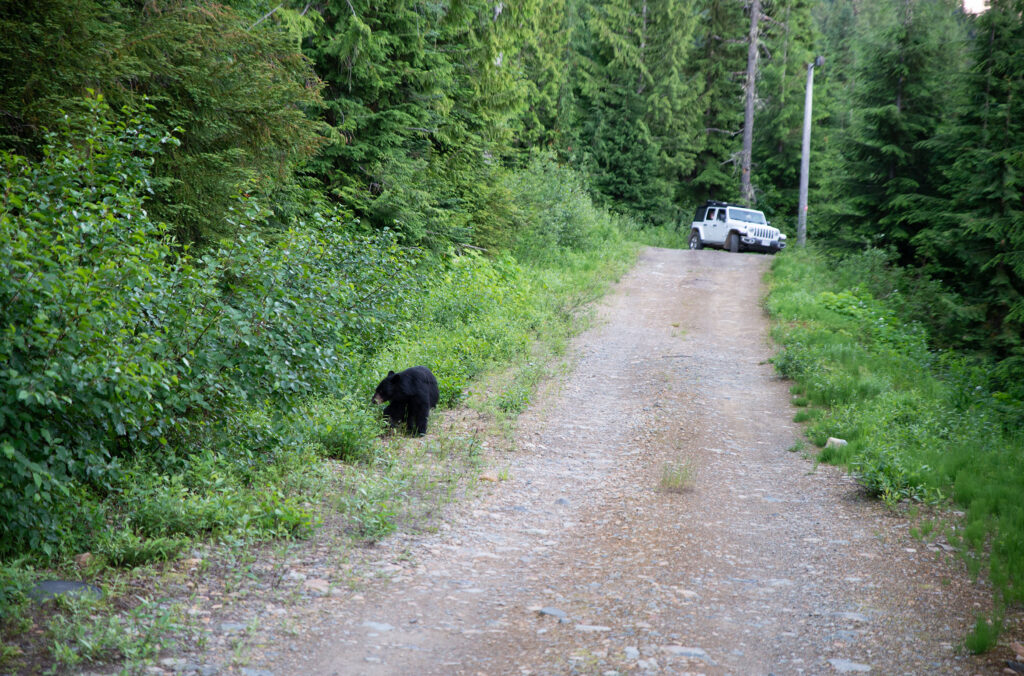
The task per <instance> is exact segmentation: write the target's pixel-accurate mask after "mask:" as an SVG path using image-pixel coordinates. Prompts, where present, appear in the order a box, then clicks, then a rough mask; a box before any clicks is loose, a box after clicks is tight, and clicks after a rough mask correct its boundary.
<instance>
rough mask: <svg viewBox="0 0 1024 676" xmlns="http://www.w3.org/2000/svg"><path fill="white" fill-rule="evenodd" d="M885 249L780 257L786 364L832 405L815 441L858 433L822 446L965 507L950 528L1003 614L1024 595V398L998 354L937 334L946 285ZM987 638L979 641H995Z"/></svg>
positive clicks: (877, 484)
mask: <svg viewBox="0 0 1024 676" xmlns="http://www.w3.org/2000/svg"><path fill="white" fill-rule="evenodd" d="M882 258H883V255H882V254H880V253H878V252H867V253H863V254H860V255H857V256H851V257H848V258H846V259H844V260H842V261H839V262H837V261H834V260H828V259H827V258H826V256H825V254H823V253H822V252H820V251H817V250H815V249H813V248H808V249H806V250H802V251H801V250H794V251H787V252H785V253H784V254H783V255H780V256H778V257H777V258H776V259H775V261H774V264H773V267H772V271H771V274H770V277H769V284H770V292H769V295H768V298H767V301H766V307H767V309H768V311H769V313H770V314H771V315H772V317H773V320H774V321H773V328H772V331H773V336H774V338H775V339H776V341H777V342H778V343H779V344H780V345H782V351H781V352H780V353H779V354H778V355H777V356H776V357H775V358H774V362H775V365H776V367H777V369H778V370H779V371H780V372H781V373H782V374H783V375H784V376H786V377H788V378H790V379H792V380H795V381H796V382H797V385H796V386H795V389H796V392H797V393H798V394H799V395H800V397H801V398H803V399H805V400H807V402H808V403H809V404H810V405H811V406H812V407H815V409H816V410H817V412H818V413H817V414H816V415H802V416H801V418H802V419H809V420H811V422H810V423H809V425H808V427H807V428H806V432H807V435H808V437H809V438H810V440H811V441H812V442H814V443H815V444H817V445H818V446H823V445H824V442H825V440H826V438H827V437H830V436H833V437H840V438H843V439H846V440H847V441H848V442H849V444H848V445H846V446H843V447H840V448H831V447H830V448H826V449H824V450H822V451H821V453H820V454H819V455H818V458H819V459H820V460H821V461H824V462H829V463H834V464H838V465H843V466H845V467H847V468H848V469H849V470H850V471H851V472H852V473H854V474H855V475H856V476H857V477H858V479H859V481H860V482H861V484H863V486H864V487H865V488H866V489H867V490H868V491H869V492H870V493H871V494H873V495H876V496H878V497H879V498H881V499H882V500H884V501H885V502H886V503H887V504H889V505H893V506H895V505H897V504H900V503H902V502H905V501H925V502H931V503H938V504H947V505H948V504H953V505H956V506H957V507H958V508H959V509H961V510H962V511H963V512H964V513H965V517H964V518H963V520H962V522H961V523H957V524H955V525H953V526H952V527H951V528H950V531H949V535H950V539H951V541H952V542H953V544H954V545H957V546H959V547H960V549H961V551H962V552H963V554H964V557H965V560H966V561H967V564H968V566H969V568H970V570H971V571H972V573H974V574H980V573H982V572H983V571H984V573H986V574H987V578H988V580H989V581H990V582H991V584H992V586H993V590H994V593H995V596H996V599H995V600H996V611H995V613H996V618H995V619H996V620H998V615H999V614H1000V612H1001V610H1000V609H1002V608H1005V606H1006V605H1007V604H1010V603H1014V602H1020V601H1022V600H1024V500H1022V499H1021V496H1022V495H1024V435H1022V433H1021V431H1020V430H1021V427H1020V422H1021V420H1022V412H1024V402H1021V401H1020V400H1017V399H1015V398H1014V397H1013V396H1012V395H1010V394H1008V393H1005V392H1001V391H998V390H996V389H994V387H995V386H996V385H995V382H996V381H993V380H991V379H990V371H989V370H988V369H987V368H986V363H985V362H984V361H982V360H980V359H978V358H972V357H968V356H965V355H959V354H955V353H950V352H943V351H941V350H940V349H937V348H936V347H935V346H932V345H930V344H929V335H928V333H927V332H926V330H925V329H924V328H923V326H922V324H920V323H919V322H917V321H915V320H914V318H913V317H914V314H915V313H916V312H919V311H920V309H921V308H922V307H923V305H924V303H925V301H926V300H927V294H934V293H935V288H934V287H922V286H921V285H919V284H918V285H917V286H916V292H914V291H912V292H910V294H909V297H908V292H907V291H906V290H905V289H908V288H914V285H913V284H910V283H904V282H905V280H901V279H900V275H901V273H900V272H899V271H898V270H895V269H893V268H890V267H888V266H886V265H884V264H880V261H881V260H882ZM883 263H884V261H883ZM869 284H870V285H871V286H869ZM979 626H984V627H985V628H986V631H992V627H997V626H999V622H998V621H995V622H992V623H984V622H981V623H979ZM977 639H979V637H977V636H973V635H972V637H971V638H970V639H969V640H968V644H969V645H971V646H980V645H987V644H989V642H988V641H981V640H977Z"/></svg>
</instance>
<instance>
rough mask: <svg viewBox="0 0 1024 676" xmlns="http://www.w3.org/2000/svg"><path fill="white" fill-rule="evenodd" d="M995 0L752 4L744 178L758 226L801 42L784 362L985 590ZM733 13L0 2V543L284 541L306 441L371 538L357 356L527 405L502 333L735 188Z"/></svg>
mask: <svg viewBox="0 0 1024 676" xmlns="http://www.w3.org/2000/svg"><path fill="white" fill-rule="evenodd" d="M991 5H992V7H991V9H990V10H989V11H987V12H985V13H983V14H981V15H978V16H972V15H967V14H965V13H964V12H963V11H962V10H961V9H960V7H959V3H958V2H956V0H864V1H863V2H858V3H849V2H844V1H842V0H818V1H813V0H764V1H763V2H762V11H763V12H764V16H763V17H762V18H761V21H760V26H761V35H760V38H759V45H758V50H759V54H760V58H759V64H760V65H759V70H758V73H757V78H756V91H757V107H756V108H757V115H756V117H755V128H754V130H753V131H754V151H753V170H752V179H753V187H754V191H755V201H756V203H757V204H756V206H758V207H759V208H762V209H763V210H764V211H765V212H766V213H768V214H769V216H770V217H771V218H772V219H773V221H774V223H775V225H778V226H781V227H782V228H783V229H784V230H790V224H791V223H792V222H793V221H795V216H796V191H797V181H798V173H797V172H798V167H799V155H800V131H801V125H802V120H803V105H804V100H803V93H804V87H805V78H806V74H807V65H808V63H809V62H810V61H811V60H812V59H813V57H814V56H816V55H817V54H823V55H825V57H826V62H825V65H824V66H823V67H821V68H819V69H817V89H816V96H815V116H814V130H815V131H814V141H813V149H814V153H813V155H812V172H811V191H812V192H811V205H812V207H811V210H810V222H809V234H810V238H811V240H812V241H816V242H817V243H820V244H821V245H822V246H823V248H826V247H827V248H828V249H829V250H830V251H831V252H833V253H830V254H829V256H835V258H834V259H832V258H830V264H831V265H832V268H833V271H832V273H831V274H825V273H824V272H823V271H822V269H821V267H820V265H819V263H820V262H819V260H818V258H817V254H813V255H809V256H807V257H801V256H797V255H791V256H789V257H783V258H780V263H779V269H778V272H777V274H778V277H777V279H778V280H781V281H779V282H778V283H779V288H778V289H776V291H775V295H774V296H773V300H772V301H771V304H772V308H773V312H775V313H776V314H777V315H778V316H779V318H780V319H781V320H783V322H784V323H783V325H782V326H783V327H784V328H782V329H780V330H779V331H780V333H779V336H780V339H781V340H783V341H785V342H786V344H787V348H786V351H785V352H784V353H783V355H782V356H781V357H780V358H779V361H778V364H779V367H780V368H781V369H782V370H783V371H784V372H785V373H786V374H787V375H790V376H791V377H794V378H795V379H797V380H798V381H799V382H800V383H801V385H800V387H801V388H802V390H801V392H802V395H801V396H802V397H803V398H804V399H806V400H807V401H808V402H810V403H812V404H813V405H814V407H813V408H812V409H811V410H810V411H808V412H804V414H803V415H805V416H806V417H807V419H810V420H812V425H811V427H810V432H811V434H812V436H813V437H814V438H815V439H817V440H820V437H821V435H822V434H825V433H826V432H828V433H841V434H845V435H847V436H848V437H849V438H850V439H851V440H852V441H853V443H851V445H850V446H849V447H848V448H847V449H846V450H845V451H841V452H839V451H835V452H833V451H830V452H829V453H828V454H826V455H825V456H824V457H825V459H829V460H835V461H839V462H847V463H850V464H851V466H853V467H854V468H855V469H856V471H857V472H858V474H859V475H860V476H861V477H862V480H863V481H864V483H865V485H866V486H868V487H869V488H870V489H871V490H872V491H873V492H875V493H877V494H878V495H880V496H882V497H883V498H885V499H887V500H889V501H898V500H900V499H903V498H909V499H921V500H932V499H939V498H940V497H944V496H948V497H952V498H953V499H955V500H957V501H958V502H960V503H961V504H963V505H964V506H965V508H966V509H967V510H968V521H969V524H968V527H967V531H966V532H965V533H964V536H963V537H964V541H965V542H967V543H969V544H970V546H971V547H972V548H974V550H975V551H979V552H980V551H982V550H983V549H984V547H985V546H986V543H987V544H988V545H990V546H991V548H992V559H991V566H990V575H991V577H992V579H993V580H994V581H995V582H996V583H997V585H1000V587H999V588H1000V589H1002V590H1003V592H1004V594H1005V596H1006V600H1008V601H1010V600H1015V599H1017V596H1015V594H1017V592H1015V591H1013V589H1014V588H1015V587H1014V585H1015V584H1016V587H1019V586H1020V580H1021V577H1020V570H1019V569H1018V568H1017V567H1015V566H1017V565H1018V564H1016V563H1014V562H1015V561H1019V560H1024V557H1022V556H1021V555H1020V554H1021V552H1019V551H1018V550H1019V547H1018V546H1017V545H1015V544H1014V540H1013V538H1014V537H1017V538H1018V539H1019V537H1020V536H1019V533H1020V532H1021V530H1020V527H1019V525H1020V524H1019V519H1020V516H1019V515H1017V513H1016V511H1015V510H1014V508H1012V506H1010V504H1009V503H1010V500H1011V499H1012V495H1013V492H1014V491H1017V492H1019V488H1020V486H1019V483H1020V482H1019V481H1018V479H1016V478H1013V477H1019V475H1020V472H1019V471H1018V470H1019V466H1020V458H1021V457H1022V456H1021V453H1020V448H1019V438H1018V437H1017V436H1015V433H1014V430H1016V429H1019V426H1020V423H1021V414H1020V411H1021V406H1022V404H1021V402H1022V401H1024V377H1022V374H1024V335H1022V333H1024V253H1022V252H1024V234H1022V233H1024V197H1022V185H1021V181H1022V180H1024V179H1022V176H1024V167H1022V166H1021V165H1022V157H1024V153H1022V150H1021V149H1022V148H1024V128H1022V124H1024V122H1022V120H1024V109H1022V106H1024V91H1022V88H1024V65H1022V64H1024V58H1021V56H1022V53H1024V19H1022V15H1024V1H1022V0H992V2H991ZM749 11H750V6H749V5H746V4H745V3H742V2H738V1H736V0H678V1H675V0H595V1H594V2H582V1H581V0H555V1H551V2H548V1H544V0H524V1H523V2H518V3H513V4H511V5H509V4H508V3H502V2H498V3H490V2H484V1H483V0H459V1H457V2H452V3H440V4H439V3H435V2H428V1H427V0H394V1H389V2H369V1H368V0H323V1H321V2H317V3H309V2H306V1H305V0H284V1H283V2H282V1H279V0H220V1H216V0H162V1H159V2H141V3H140V2H135V1H134V0H112V1H109V2H107V1H102V2H101V1H100V0H40V1H38V2H33V3H25V2H20V1H17V0H0V35H2V37H3V39H2V40H0V162H2V164H3V175H2V176H0V180H2V184H0V187H2V193H0V268H2V269H0V272H2V276H0V332H2V340H0V373H2V374H3V378H2V379H0V514H2V515H3V516H2V521H0V536H2V540H0V557H2V558H3V560H4V561H13V560H14V557H18V556H26V557H29V559H28V560H32V561H35V562H37V563H38V562H45V563H48V564H49V563H53V564H56V565H59V564H60V563H61V562H66V561H67V557H68V556H69V555H71V554H74V553H78V552H82V551H85V550H90V551H92V552H94V553H96V554H99V555H101V557H102V560H104V561H106V562H107V563H110V564H114V565H120V566H133V565H138V564H143V563H145V562H147V561H152V560H161V559H165V558H171V557H173V556H175V555H176V553H177V552H178V551H179V550H181V548H182V547H184V546H185V545H186V544H187V543H188V542H189V541H190V539H191V538H202V537H208V536H212V537H215V538H226V539H230V538H237V539H242V540H244V539H248V538H260V537H278V536H286V537H303V536H306V535H308V534H310V533H311V532H312V529H313V528H314V527H315V523H314V521H315V516H314V514H315V512H316V510H315V509H314V508H313V507H312V504H311V502H310V501H309V500H307V499H305V498H304V497H303V496H306V497H310V496H315V495H316V493H317V487H318V486H319V485H321V483H322V482H323V481H324V480H325V479H324V476H325V472H326V469H325V468H326V467H327V466H328V464H327V459H332V460H337V461H340V462H342V463H343V464H344V465H345V466H346V467H348V468H350V469H351V470H352V471H351V472H350V473H348V474H345V478H344V480H343V483H344V487H345V490H344V491H343V492H344V497H343V498H341V500H340V503H339V505H338V507H339V508H340V509H342V510H343V511H346V512H347V513H349V514H350V515H351V518H352V521H353V523H354V524H355V525H354V526H353V528H354V530H355V531H356V532H358V533H360V534H362V535H363V536H368V537H373V536H376V535H379V534H383V533H386V532H388V530H389V529H391V528H393V527H394V524H395V521H396V518H398V516H397V515H400V514H402V513H403V507H402V505H401V504H399V503H400V502H401V500H400V499H399V497H396V496H399V494H400V493H401V490H400V489H398V488H394V486H397V485H404V484H403V483H402V482H403V481H405V478H403V479H401V480H397V479H395V481H392V479H394V471H395V470H393V466H392V463H391V461H390V460H387V459H386V458H382V456H381V443H380V441H379V439H378V437H379V435H380V434H381V433H382V428H383V421H382V420H381V416H380V413H379V411H378V410H377V409H375V408H373V407H371V406H370V405H369V403H368V401H367V399H368V397H367V393H368V392H369V391H371V390H372V388H373V386H374V385H375V383H376V381H377V380H378V379H379V377H380V375H381V374H382V373H385V372H386V371H387V370H388V369H390V368H394V367H399V366H402V365H411V364H413V363H425V364H429V365H430V366H431V368H433V369H434V371H435V373H437V375H438V376H439V379H440V380H441V382H442V390H443V391H442V396H443V404H444V406H452V405H454V404H456V403H458V402H459V401H462V400H463V399H464V398H465V397H467V396H469V395H468V393H470V392H472V390H473V386H474V383H475V382H476V380H475V379H477V378H479V377H480V376H481V375H482V374H485V373H487V372H488V371H489V370H490V369H493V368H495V367H496V366H497V365H501V364H505V365H508V364H512V366H511V367H510V373H511V375H509V376H508V377H509V379H510V382H508V383H507V384H506V385H507V387H506V388H505V389H504V390H503V391H501V392H499V393H498V394H497V395H496V399H495V402H492V404H488V405H491V406H493V407H494V408H495V410H497V411H500V412H502V414H504V413H515V412H517V411H521V410H522V408H523V407H524V406H525V402H526V401H528V398H529V392H530V389H531V388H532V387H533V385H534V384H535V383H536V382H537V380H538V378H539V371H538V368H537V367H536V365H531V364H530V363H529V362H528V360H527V358H526V355H527V354H529V350H530V349H532V348H531V347H530V344H531V341H533V340H535V339H537V338H538V337H541V338H544V339H546V340H549V341H552V342H553V343H557V342H558V341H559V340H561V339H562V338H563V337H564V335H565V334H566V333H568V332H569V331H571V325H572V319H573V317H574V316H575V315H574V312H575V309H576V308H577V307H578V306H579V305H580V304H582V303H584V302H585V301H586V300H588V299H590V298H592V297H593V294H594V293H595V292H596V291H595V289H599V288H600V280H601V279H602V276H607V275H610V274H614V272H615V271H618V270H619V269H621V266H622V265H623V262H624V261H627V260H628V259H629V256H630V254H631V251H632V246H631V245H630V244H629V243H628V240H631V239H640V240H643V241H645V242H648V243H657V244H661V245H668V246H679V245H682V244H683V243H684V242H685V239H686V235H687V233H686V225H687V224H688V221H689V218H690V215H691V214H692V212H693V207H694V206H695V204H696V203H697V202H700V201H703V200H704V199H707V198H715V199H735V198H737V197H738V195H739V185H738V184H739V181H738V166H737V164H738V163H737V161H736V160H737V158H738V155H739V150H740V137H741V134H742V132H743V129H742V126H743V114H742V109H743V86H742V82H743V78H744V72H745V68H746V60H747V45H746V40H747V38H746V36H747V29H748V26H749V25H750V16H749V14H748V13H749ZM637 224H641V225H642V229H638V228H639V226H637ZM790 234H792V233H790ZM791 240H792V237H791ZM835 252H839V253H835ZM791 277H792V278H794V279H795V278H806V279H805V280H804V281H810V282H811V283H813V285H814V286H813V288H814V289H815V291H814V292H813V293H808V292H806V291H801V290H799V289H797V288H795V287H793V288H791V286H790V283H789V282H788V281H784V280H787V279H789V278H791ZM911 374H914V375H913V377H911ZM917 374H920V375H917ZM822 411H824V413H823V412H822ZM445 443H449V442H445ZM450 443H451V444H452V445H453V447H457V448H459V449H461V450H459V452H460V453H463V454H464V455H465V456H466V457H471V456H474V454H475V451H473V450H472V449H473V448H474V447H473V445H472V443H468V442H467V443H466V444H462V443H461V442H459V443H456V442H455V441H450ZM353 468H359V470H358V471H364V470H365V472H366V473H367V474H368V475H373V477H374V478H373V480H369V479H368V480H366V481H362V480H357V479H355V478H353V477H354V476H356V474H357V473H358V472H357V470H356V469H353ZM1004 476H1005V477H1011V478H1012V480H1009V481H1007V482H1006V484H1005V486H1004V485H998V486H997V485H994V484H995V483H997V482H995V481H993V480H991V478H992V477H1004ZM985 477H989V479H986V478H985ZM442 483H443V482H442ZM1014 557H1016V558H1014ZM19 565H20V564H11V567H10V568H8V567H4V568H0V610H3V609H4V608H7V607H15V606H17V604H18V603H19V601H18V599H17V598H16V597H17V592H16V590H17V589H18V588H20V585H22V582H23V580H22V578H23V577H24V575H22V574H21V572H19V571H20V570H21V569H20V568H19ZM12 571H13V572H12ZM29 577H31V576H29ZM8 579H10V580H14V582H12V583H11V584H8V583H7V580H8ZM19 580H22V582H19ZM12 589H13V590H15V591H11V590H12ZM115 633H116V632H115ZM2 658H3V656H2V655H0V660H2Z"/></svg>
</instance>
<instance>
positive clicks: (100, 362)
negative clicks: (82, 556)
mask: <svg viewBox="0 0 1024 676" xmlns="http://www.w3.org/2000/svg"><path fill="white" fill-rule="evenodd" d="M83 105H84V106H85V107H86V108H87V109H88V111H89V116H88V117H87V119H84V120H83V119H72V118H70V117H69V118H68V120H67V122H66V126H65V128H62V129H61V130H58V131H57V132H54V133H51V134H50V135H49V136H48V137H47V138H48V145H47V146H46V148H45V152H44V158H43V160H42V161H41V162H35V163H33V162H29V161H28V160H26V159H25V158H23V157H19V156H17V155H13V154H11V153H7V152H4V153H2V155H0V161H2V163H3V166H4V169H5V172H4V176H3V179H2V180H3V193H2V202H0V254H2V256H0V258H2V260H0V266H2V274H0V308H3V310H2V312H3V315H2V323H0V331H2V332H3V333H2V336H3V337H2V341H0V362H2V363H3V364H4V365H5V366H4V376H5V377H4V378H3V379H2V381H0V383H2V384H0V401H2V410H3V415H4V424H3V427H2V431H0V470H2V472H0V512H2V513H3V514H4V515H5V519H4V520H3V522H0V535H2V539H0V542H2V545H0V555H3V554H10V553H15V552H19V551H34V552H39V553H42V554H45V555H48V556H52V555H55V554H57V553H58V549H59V548H61V547H64V548H66V549H67V548H75V547H77V546H78V545H80V544H81V543H82V542H83V541H85V540H86V539H87V538H88V537H89V534H88V532H86V531H84V530H83V525H82V518H81V517H82V514H81V509H80V502H81V498H82V491H86V492H88V491H93V492H96V493H97V494H111V493H115V492H116V488H117V487H118V486H119V485H120V482H121V480H122V470H123V467H124V464H125V461H126V459H134V458H139V457H146V456H155V457H159V456H163V455H175V454H177V455H178V456H187V455H188V454H189V453H190V451H189V450H188V449H191V448H195V447H196V446H197V445H199V446H202V445H209V446H211V447H214V448H217V449H220V450H222V451H223V452H234V451H235V450H238V448H239V447H241V450H242V451H243V453H242V455H243V456H245V457H247V458H248V460H247V462H250V464H260V463H265V462H267V458H254V457H253V454H257V453H261V452H263V453H267V452H276V451H274V449H279V448H281V447H282V445H283V444H284V445H287V443H288V440H287V439H286V438H285V436H287V432H286V429H287V425H284V424H281V422H282V420H283V418H282V416H285V415H286V414H287V412H288V411H289V410H290V409H291V408H293V407H294V406H295V405H296V403H297V402H299V401H301V400H302V399H304V398H306V397H308V396H309V395H310V394H312V393H316V392H326V391H328V390H330V389H332V388H336V387H337V386H338V383H339V382H340V377H341V374H342V373H343V372H344V371H345V370H346V367H347V366H349V365H350V364H352V363H353V362H356V361H358V360H359V359H361V358H362V356H363V355H369V354H372V353H374V352H375V351H376V350H379V349H380V348H381V346H383V345H384V344H385V343H387V342H388V341H389V340H391V339H392V338H393V337H394V336H396V335H398V334H399V333H400V332H401V331H402V329H403V327H404V326H405V323H406V322H407V321H408V319H407V318H408V317H409V310H408V306H407V303H408V299H409V297H411V296H412V294H411V293H409V292H408V290H409V289H410V288H412V287H414V286H415V285H416V277H415V271H414V265H413V264H414V257H413V254H412V253H411V252H409V251H407V250H405V249H403V248H401V247H399V246H398V244H397V243H396V242H395V239H394V237H393V236H392V235H391V234H390V233H388V232H386V231H385V232H381V233H378V234H376V235H372V236H360V235H354V234H352V233H350V232H348V228H347V226H346V224H345V223H343V222H342V221H341V220H339V218H337V217H333V216H319V215H316V216H313V217H312V218H311V219H310V221H309V222H307V223H304V224H303V229H302V230H296V231H287V232H283V233H280V234H279V235H278V236H277V237H276V238H275V239H274V241H272V242H268V241H266V240H264V239H262V238H261V237H259V236H258V235H256V234H255V233H249V234H244V235H241V236H239V237H238V238H237V239H235V240H234V241H231V242H226V243H224V244H222V245H221V246H219V247H217V248H211V249H207V250H204V251H203V252H202V254H201V255H198V256H193V255H190V254H189V252H187V251H183V250H182V249H180V248H178V247H177V246H176V245H175V243H174V242H173V241H172V240H171V239H170V238H169V237H168V234H167V228H166V227H165V226H163V225H161V224H159V223H154V222H152V221H151V220H150V219H149V218H148V217H147V215H146V212H145V209H144V208H143V199H142V195H144V194H145V193H146V191H147V187H148V185H149V177H148V174H147V172H148V168H149V166H150V164H151V162H152V156H153V154H154V153H156V152H157V150H158V148H159V146H160V144H161V142H164V143H172V142H173V139H172V138H171V137H169V136H166V135H162V134H161V133H159V130H156V129H154V128H153V126H152V124H151V123H150V122H149V121H148V120H147V118H145V117H144V116H134V117H132V116H128V115H122V116H121V117H120V121H118V122H113V121H111V116H110V115H109V111H108V110H107V109H106V108H105V105H104V103H103V102H102V100H101V99H88V100H86V101H85V102H84V103H83ZM75 134H82V136H81V137H80V138H79V137H77V136H75ZM239 210H240V211H239V214H240V216H239V218H240V219H241V221H242V222H241V223H240V227H242V228H243V229H244V227H245V224H246V223H249V224H251V223H252V222H254V221H253V220H252V219H258V218H259V217H260V212H259V211H258V210H256V209H254V208H250V207H249V205H247V204H246V203H245V202H244V201H240V202H239ZM254 408H261V409H266V410H269V411H271V412H273V411H278V412H279V413H270V414H269V418H268V420H269V421H270V422H268V423H267V424H264V425H255V426H254V425H248V424H244V423H243V424H240V425H239V424H236V425H228V426H222V424H221V423H222V422H223V421H225V420H227V421H236V422H237V421H242V420H243V419H244V417H245V415H246V414H247V412H248V411H251V410H253V409H254ZM240 431H241V432H244V433H245V434H242V435H238V434H237V433H238V432H240ZM272 461H273V459H271V462H272Z"/></svg>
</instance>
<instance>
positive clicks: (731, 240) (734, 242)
mask: <svg viewBox="0 0 1024 676" xmlns="http://www.w3.org/2000/svg"><path fill="white" fill-rule="evenodd" d="M725 248H726V249H728V250H729V251H731V252H733V253H739V252H740V236H739V235H738V234H736V233H735V232H730V233H729V236H728V237H726V238H725Z"/></svg>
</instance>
